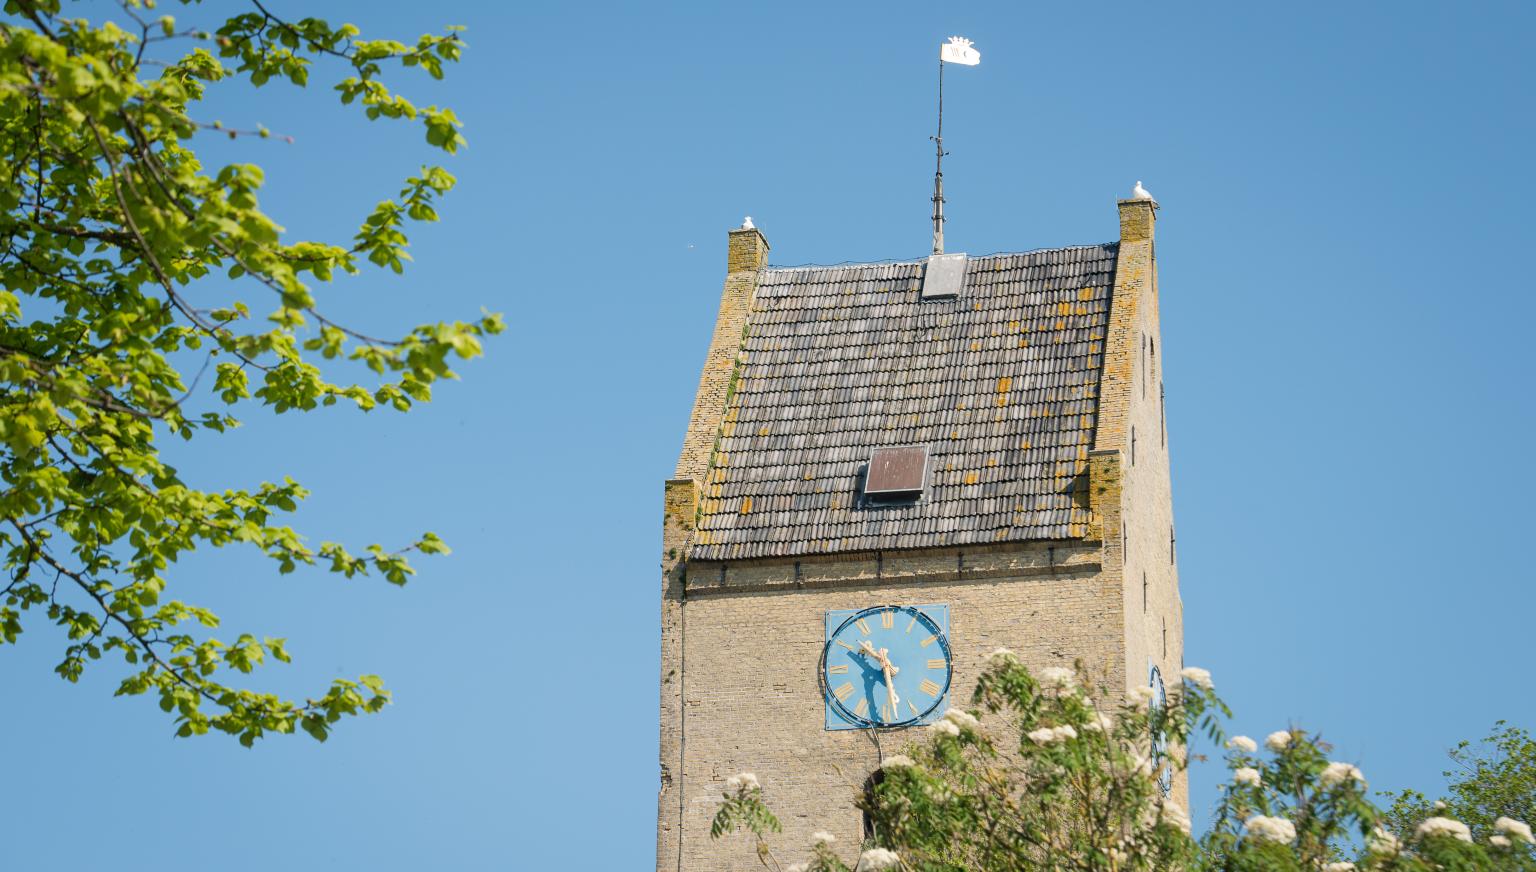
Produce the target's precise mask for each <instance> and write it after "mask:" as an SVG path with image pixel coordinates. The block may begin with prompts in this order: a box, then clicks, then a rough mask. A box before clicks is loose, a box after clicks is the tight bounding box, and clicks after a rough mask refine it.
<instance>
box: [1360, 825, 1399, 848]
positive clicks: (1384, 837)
mask: <svg viewBox="0 0 1536 872" xmlns="http://www.w3.org/2000/svg"><path fill="white" fill-rule="evenodd" d="M1402 847H1403V845H1402V843H1401V842H1399V841H1398V840H1397V836H1394V835H1392V834H1391V833H1389V832H1387V831H1386V830H1384V829H1382V828H1381V827H1377V828H1376V829H1375V830H1374V831H1372V833H1371V835H1370V836H1369V837H1368V838H1367V839H1366V840H1365V849H1366V850H1367V851H1370V852H1371V853H1372V854H1396V853H1397V852H1398V851H1400V850H1402Z"/></svg>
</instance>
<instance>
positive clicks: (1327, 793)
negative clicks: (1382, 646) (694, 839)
mask: <svg viewBox="0 0 1536 872" xmlns="http://www.w3.org/2000/svg"><path fill="white" fill-rule="evenodd" d="M1183 677H1184V682H1183V686H1182V687H1180V688H1177V689H1175V690H1174V692H1173V693H1172V694H1171V696H1170V698H1169V700H1168V701H1167V702H1166V703H1165V704H1161V705H1159V704H1158V703H1157V702H1156V701H1155V700H1154V699H1153V697H1152V695H1151V694H1150V693H1146V692H1144V689H1138V690H1137V691H1135V692H1132V693H1131V694H1129V695H1128V696H1126V697H1125V698H1124V699H1123V700H1122V699H1121V697H1120V695H1119V694H1113V693H1111V692H1109V691H1108V690H1107V689H1106V688H1104V687H1102V686H1100V687H1092V685H1091V684H1090V678H1089V676H1088V675H1087V674H1086V673H1084V672H1083V671H1082V670H1081V668H1080V667H1079V669H1078V671H1077V672H1076V673H1073V672H1070V671H1068V670H1065V669H1059V668H1057V669H1051V670H1043V671H1042V673H1041V675H1040V676H1039V677H1037V676H1035V675H1033V674H1032V673H1031V672H1030V671H1029V670H1028V669H1026V668H1025V667H1024V666H1023V665H1021V664H1020V663H1019V662H1018V660H1017V659H1015V658H1014V657H1013V656H1012V655H1011V654H1008V653H1007V652H1005V651H1000V652H998V653H997V654H994V655H993V657H992V661H991V665H990V666H989V668H988V669H987V671H986V672H985V674H983V675H982V676H981V678H980V680H979V682H978V685H977V688H976V693H975V697H974V699H973V704H974V705H975V706H976V707H975V708H974V709H972V710H971V711H968V712H967V711H958V710H954V709H951V710H950V711H949V712H948V713H946V715H945V716H944V718H943V720H940V721H939V722H937V723H935V724H934V725H933V726H932V727H931V728H930V729H929V733H928V735H927V736H926V737H925V738H924V739H923V740H922V741H919V742H916V743H914V744H912V745H910V746H909V747H908V748H907V749H906V750H905V752H904V753H902V754H898V755H893V756H887V757H885V758H884V759H883V760H882V761H881V766H880V773H881V774H882V775H883V778H881V779H879V783H878V785H877V786H876V787H875V788H874V789H873V790H872V791H871V792H870V793H869V795H867V796H865V797H863V798H861V799H859V800H858V801H857V805H858V806H859V808H860V809H862V811H863V812H864V813H865V815H866V816H867V819H868V820H869V821H870V822H871V823H872V824H873V826H872V830H873V837H872V838H868V839H866V840H865V841H864V843H863V844H861V845H859V846H858V848H857V850H856V852H855V856H856V857H857V859H854V860H851V861H849V860H845V859H844V858H843V855H842V853H841V852H840V851H839V850H838V847H837V839H836V837H835V836H834V835H833V834H831V833H827V832H819V833H817V834H816V835H815V838H814V840H813V842H814V843H813V844H812V845H811V846H810V847H809V856H808V858H807V859H805V860H803V861H800V862H796V863H793V864H790V865H788V866H782V865H780V863H779V860H778V857H777V856H776V854H775V852H774V851H773V849H772V847H771V843H770V838H771V834H772V833H775V832H778V830H779V822H778V820H777V819H776V818H775V817H774V816H773V814H772V812H771V811H770V810H769V806H768V804H767V802H766V799H765V797H766V795H767V792H768V791H769V790H771V788H772V785H763V784H761V783H760V782H759V781H758V779H757V777H756V776H755V775H752V774H751V773H742V774H741V775H738V776H736V777H735V778H733V779H732V780H731V781H730V782H728V783H727V785H726V792H725V795H724V797H723V801H722V803H721V805H720V808H719V812H718V814H717V816H716V819H715V826H714V828H713V829H712V831H711V834H712V835H713V836H714V837H715V838H723V837H725V836H727V835H729V834H730V833H733V832H739V831H743V830H745V831H747V832H748V833H750V834H751V837H752V841H753V844H754V846H755V849H756V851H757V854H758V856H759V858H761V859H762V862H763V865H765V866H767V867H769V868H772V869H776V870H782V872H849V870H850V869H853V870H856V872H873V870H881V869H891V870H897V869H900V870H908V872H1153V870H1157V872H1180V870H1189V872H1356V870H1358V872H1432V870H1435V872H1451V870H1455V872H1493V870H1526V872H1529V870H1532V869H1536V854H1533V850H1532V849H1533V846H1536V839H1533V837H1532V835H1531V832H1530V828H1529V827H1527V826H1526V825H1525V824H1524V823H1523V822H1521V821H1520V820H1514V819H1510V818H1508V817H1505V818H1503V819H1501V820H1497V821H1491V822H1490V824H1489V827H1488V835H1487V836H1486V837H1480V838H1476V839H1474V837H1473V836H1472V834H1471V833H1470V831H1469V830H1468V828H1467V827H1466V825H1465V824H1463V823H1462V822H1460V821H1457V820H1454V819H1452V818H1448V817H1443V816H1437V817H1430V818H1428V819H1427V820H1420V821H1417V822H1415V825H1414V826H1413V827H1412V828H1411V829H1409V830H1408V831H1407V832H1405V833H1403V834H1402V835H1401V836H1398V835H1394V834H1393V833H1391V832H1389V831H1388V830H1386V829H1384V828H1383V827H1382V824H1383V823H1384V822H1385V819H1384V817H1383V814H1382V812H1381V811H1380V810H1379V809H1378V808H1376V807H1375V806H1374V805H1373V804H1372V803H1371V802H1370V800H1369V799H1368V798H1367V796H1366V782H1365V779H1364V776H1363V775H1362V773H1361V772H1360V770H1359V769H1357V768H1356V767H1355V766H1353V765H1351V764H1349V763H1346V762H1343V761H1338V760H1330V759H1329V758H1328V753H1327V752H1328V750H1329V748H1328V746H1327V745H1326V744H1324V743H1323V742H1321V741H1320V740H1319V739H1318V738H1317V736H1315V735H1311V734H1308V733H1305V732H1303V731H1301V730H1294V729H1293V730H1280V731H1277V732H1275V733H1273V734H1271V735H1270V736H1269V737H1268V738H1267V739H1266V740H1265V742H1264V745H1263V747H1262V748H1261V746H1260V745H1259V743H1258V742H1255V741H1253V740H1252V739H1249V738H1247V737H1245V736H1233V737H1232V738H1231V739H1230V740H1228V741H1227V742H1226V748H1227V754H1226V765H1227V766H1228V768H1229V769H1230V770H1231V773H1232V780H1231V782H1230V783H1229V784H1226V785H1224V786H1223V796H1222V799H1221V801H1220V802H1219V803H1218V806H1217V808H1216V810H1215V815H1214V819H1213V822H1212V826H1211V828H1210V829H1209V831H1208V832H1207V833H1205V834H1204V835H1203V836H1200V837H1196V836H1194V835H1193V834H1192V832H1191V826H1190V821H1189V818H1188V816H1187V815H1186V814H1185V812H1184V810H1183V809H1182V808H1181V807H1180V806H1179V805H1178V803H1176V802H1175V801H1174V800H1173V799H1172V798H1171V797H1170V796H1169V795H1168V794H1167V793H1165V791H1164V789H1163V785H1166V784H1168V783H1169V782H1170V780H1176V779H1170V778H1169V777H1168V776H1170V775H1172V774H1174V773H1177V772H1180V771H1182V770H1184V769H1186V768H1187V767H1188V766H1189V764H1190V761H1191V760H1192V759H1197V758H1195V757H1194V755H1192V754H1191V753H1190V752H1189V748H1190V744H1191V742H1192V741H1194V740H1195V739H1197V738H1198V737H1201V736H1204V737H1206V738H1208V739H1209V740H1211V741H1213V742H1216V743H1218V744H1219V743H1220V742H1221V741H1222V739H1224V738H1225V736H1224V734H1223V731H1222V726H1221V722H1222V718H1223V716H1224V715H1227V714H1228V712H1227V709H1226V706H1225V705H1224V704H1223V703H1222V702H1221V700H1220V699H1219V698H1218V697H1217V695H1216V693H1215V691H1214V689H1213V687H1212V685H1211V683H1210V675H1209V673H1207V672H1205V670H1201V669H1186V670H1184V676H1183ZM999 715H1001V717H1000V718H998V717H995V716H999ZM1160 749H1167V750H1166V753H1159V750H1160ZM1442 814H1443V812H1442Z"/></svg>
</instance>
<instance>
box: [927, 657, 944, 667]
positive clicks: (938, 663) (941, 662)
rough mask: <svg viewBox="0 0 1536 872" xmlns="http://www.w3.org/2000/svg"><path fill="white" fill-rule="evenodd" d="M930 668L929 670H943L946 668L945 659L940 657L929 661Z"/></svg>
mask: <svg viewBox="0 0 1536 872" xmlns="http://www.w3.org/2000/svg"><path fill="white" fill-rule="evenodd" d="M928 668H929V669H943V668H944V658H943V657H940V658H938V659H936V660H929V661H928Z"/></svg>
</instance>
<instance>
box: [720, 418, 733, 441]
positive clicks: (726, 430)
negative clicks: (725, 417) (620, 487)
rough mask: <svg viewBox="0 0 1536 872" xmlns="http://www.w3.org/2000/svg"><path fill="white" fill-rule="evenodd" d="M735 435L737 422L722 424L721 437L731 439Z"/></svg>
mask: <svg viewBox="0 0 1536 872" xmlns="http://www.w3.org/2000/svg"><path fill="white" fill-rule="evenodd" d="M735 433H736V422H734V421H727V422H726V423H725V424H722V425H721V426H720V435H721V436H724V437H726V438H730V437H731V436H732V435H734V434H735Z"/></svg>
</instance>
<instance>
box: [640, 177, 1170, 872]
mask: <svg viewBox="0 0 1536 872" xmlns="http://www.w3.org/2000/svg"><path fill="white" fill-rule="evenodd" d="M1138 191H1139V187H1138ZM1155 223H1156V204H1155V203H1154V202H1153V201H1152V200H1151V199H1149V198H1138V199H1129V200H1121V201H1120V203H1119V231H1120V232H1119V239H1118V241H1116V242H1111V243H1107V244H1098V245H1085V246H1078V247H1071V248H1060V249H1052V250H1045V251H1032V252H1028V253H1024V254H998V255H989V256H986V257H967V256H966V255H963V254H959V255H957V254H949V255H935V256H934V257H931V258H927V259H925V260H919V261H913V262H907V263H883V264H856V265H844V266H836V267H795V268H774V267H770V266H768V241H767V239H766V238H765V237H764V235H763V234H762V232H761V231H759V230H757V229H756V228H754V227H752V226H751V222H750V221H748V223H747V226H745V227H743V228H742V229H738V230H733V231H731V232H730V235H729V248H728V256H727V272H726V278H725V291H724V294H723V295H722V297H721V301H720V313H719V317H718V318H717V320H716V323H715V329H714V334H713V336H712V337H711V339H710V345H709V351H708V355H707V357H706V358H705V361H704V371H703V375H702V377H701V378H700V380H699V387H698V393H697V394H696V396H695V399H694V405H693V412H692V416H691V419H690V421H689V424H688V431H687V436H686V437H685V439H684V442H683V450H682V454H681V457H680V458H679V460H678V464H677V470H676V473H675V475H674V476H673V478H671V479H670V480H668V481H667V482H666V489H665V500H664V533H663V544H662V569H663V575H662V581H663V584H662V609H661V791H660V798H659V803H658V813H657V858H656V867H657V870H658V872H680V870H688V872H693V870H722V869H743V870H745V869H755V868H758V867H757V860H756V858H755V857H754V856H752V855H751V852H750V851H741V850H737V849H735V848H733V847H731V846H730V845H728V844H726V843H724V842H713V841H712V840H711V839H710V837H709V825H710V820H711V818H712V816H713V814H714V810H715V808H716V806H717V804H718V803H719V801H720V797H721V794H722V793H723V792H724V782H725V779H726V778H728V777H729V776H730V775H732V774H734V773H735V772H737V771H741V770H750V771H752V772H755V773H756V774H757V776H758V778H759V779H760V780H761V782H762V784H763V788H764V792H765V797H766V799H767V801H768V803H769V804H770V806H771V807H772V808H773V809H774V811H775V813H776V814H777V815H778V816H779V818H780V820H781V821H782V823H783V825H784V832H783V835H782V840H781V842H780V844H783V845H785V846H787V847H791V848H793V849H796V850H798V849H802V848H804V847H806V846H808V845H809V844H810V841H811V834H812V833H813V832H814V831H816V830H829V831H831V832H832V833H833V834H834V835H836V836H837V837H838V838H839V839H840V840H841V841H842V843H843V844H846V845H857V844H858V843H859V842H860V840H861V838H862V822H861V819H860V814H859V812H858V810H857V809H856V808H855V807H854V800H855V799H856V797H857V796H858V795H859V793H860V792H861V790H862V789H863V787H864V784H865V781H866V779H867V778H868V777H869V776H870V775H871V773H872V772H873V771H874V770H875V769H876V767H877V765H878V756H877V755H878V753H879V752H878V749H877V746H876V744H875V743H873V742H872V741H871V729H874V730H877V731H878V738H879V741H880V742H881V743H882V744H883V746H884V748H885V750H886V751H887V752H888V753H889V752H890V751H892V750H893V749H897V748H899V747H900V746H901V745H902V744H904V743H905V742H906V741H908V740H909V739H914V738H918V737H916V736H912V735H910V734H907V731H908V730H909V729H910V728H912V727H915V726H918V725H921V724H925V723H930V722H932V720H934V719H935V718H937V717H938V716H939V715H942V713H943V711H944V710H945V709H946V708H947V707H949V706H955V707H961V708H964V707H967V706H968V704H969V701H970V696H971V692H972V690H973V689H974V688H975V682H976V677H977V676H978V675H979V674H980V673H981V672H982V671H983V670H984V668H985V662H986V658H987V655H988V654H989V653H990V652H992V651H993V650H994V649H996V648H998V647H1007V648H1010V649H1012V650H1013V651H1015V652H1016V653H1017V654H1018V655H1019V657H1020V659H1021V660H1022V661H1023V662H1024V663H1025V665H1027V666H1029V667H1030V668H1031V669H1033V670H1035V671H1037V672H1038V670H1039V669H1041V668H1043V667H1046V666H1053V665H1066V666H1070V665H1071V664H1072V663H1073V661H1074V660H1078V659H1081V660H1082V661H1083V662H1084V663H1085V664H1087V666H1088V667H1089V668H1090V669H1091V670H1092V671H1094V672H1095V673H1097V674H1099V675H1101V676H1103V677H1104V680H1105V681H1106V683H1107V684H1108V685H1109V686H1111V687H1122V686H1123V687H1124V688H1126V689H1127V690H1129V689H1130V688H1132V687H1136V686H1141V685H1146V684H1148V683H1151V684H1153V685H1157V684H1158V683H1160V682H1161V681H1162V680H1163V679H1162V678H1161V676H1177V674H1178V672H1179V669H1180V667H1181V664H1182V659H1183V630H1182V627H1183V624H1182V617H1183V611H1182V606H1181V604H1180V600H1179V592H1178V571H1177V565H1176V562H1175V558H1176V555H1175V552H1174V531H1173V507H1172V497H1171V491H1170V487H1169V475H1168V439H1167V427H1166V423H1165V422H1166V416H1165V415H1164V412H1163V384H1162V374H1161V368H1160V366H1159V364H1158V354H1159V348H1158V346H1159V345H1160V336H1159V331H1158V290H1157V264H1156V259H1155V249H1154V247H1153V229H1154V225H1155ZM866 638H868V639H875V640H877V644H879V645H880V647H881V648H882V649H884V650H885V651H887V652H888V654H887V655H885V656H881V657H879V658H876V657H874V655H873V646H869V649H870V650H868V651H867V652H866V651H865V650H863V649H865V648H866ZM1172 789H1173V790H1174V791H1175V792H1176V793H1178V794H1182V793H1183V792H1184V787H1183V785H1182V784H1175V785H1173V786H1172Z"/></svg>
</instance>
